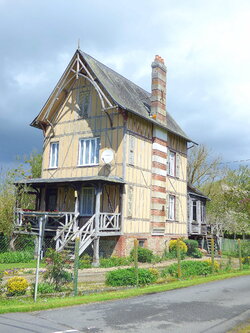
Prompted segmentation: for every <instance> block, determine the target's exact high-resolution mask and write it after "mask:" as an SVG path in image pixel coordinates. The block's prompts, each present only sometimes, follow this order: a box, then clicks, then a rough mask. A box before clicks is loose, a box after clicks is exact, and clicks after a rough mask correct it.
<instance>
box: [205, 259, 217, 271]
mask: <svg viewBox="0 0 250 333" xmlns="http://www.w3.org/2000/svg"><path fill="white" fill-rule="evenodd" d="M204 262H206V263H208V265H209V266H210V267H212V260H211V259H207V260H204ZM219 268H220V265H219V263H218V261H216V260H214V270H215V272H218V270H219Z"/></svg>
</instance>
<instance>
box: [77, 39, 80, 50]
mask: <svg viewBox="0 0 250 333" xmlns="http://www.w3.org/2000/svg"><path fill="white" fill-rule="evenodd" d="M77 49H78V50H80V38H79V39H78V47H77Z"/></svg>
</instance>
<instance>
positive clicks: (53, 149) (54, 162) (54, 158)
mask: <svg viewBox="0 0 250 333" xmlns="http://www.w3.org/2000/svg"><path fill="white" fill-rule="evenodd" d="M58 148H59V142H51V144H50V158H49V167H50V168H57V167H58Z"/></svg>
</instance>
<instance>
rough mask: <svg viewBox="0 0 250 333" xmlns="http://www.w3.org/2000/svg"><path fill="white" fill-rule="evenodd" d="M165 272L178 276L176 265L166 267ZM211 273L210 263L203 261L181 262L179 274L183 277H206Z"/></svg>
mask: <svg viewBox="0 0 250 333" xmlns="http://www.w3.org/2000/svg"><path fill="white" fill-rule="evenodd" d="M166 272H168V273H169V274H170V275H172V276H174V277H177V276H178V265H177V264H172V265H170V266H169V267H167V269H166V271H165V274H166ZM211 272H212V267H211V263H210V262H208V260H205V261H191V260H189V261H182V262H181V273H182V276H183V277H190V276H196V275H208V274H210V273H211Z"/></svg>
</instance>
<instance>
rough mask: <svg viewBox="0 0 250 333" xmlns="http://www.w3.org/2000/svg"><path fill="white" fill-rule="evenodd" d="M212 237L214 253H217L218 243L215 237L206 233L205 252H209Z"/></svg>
mask: <svg viewBox="0 0 250 333" xmlns="http://www.w3.org/2000/svg"><path fill="white" fill-rule="evenodd" d="M212 238H213V239H214V253H218V250H219V249H218V244H217V242H216V239H215V238H214V237H213V236H212V235H206V238H205V239H206V245H207V252H208V254H211V247H212Z"/></svg>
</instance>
